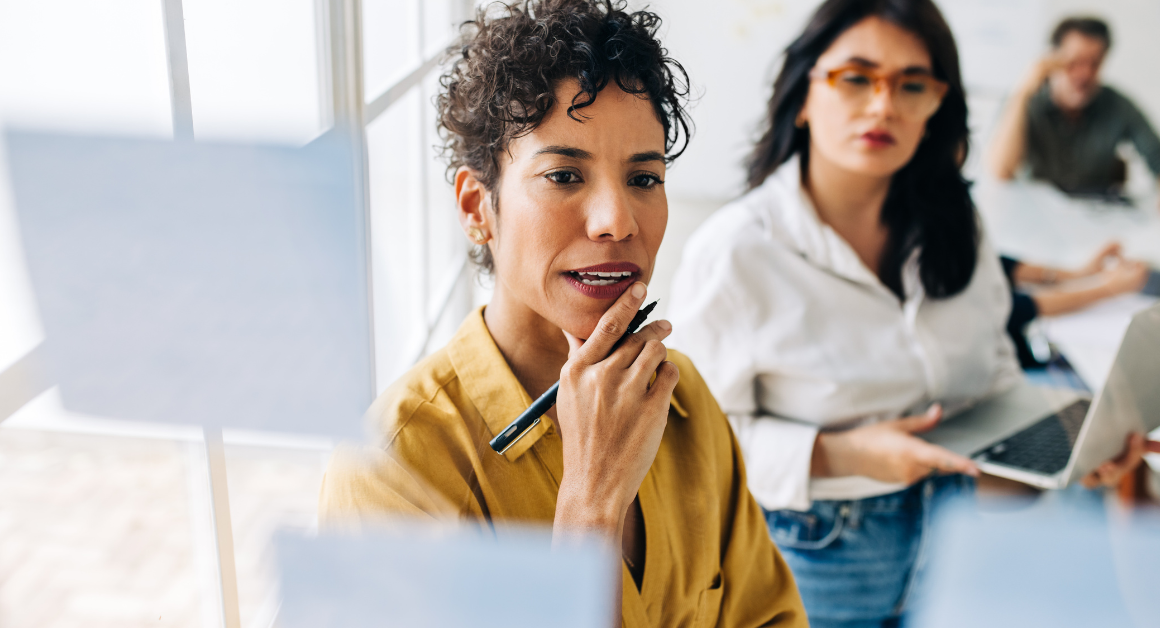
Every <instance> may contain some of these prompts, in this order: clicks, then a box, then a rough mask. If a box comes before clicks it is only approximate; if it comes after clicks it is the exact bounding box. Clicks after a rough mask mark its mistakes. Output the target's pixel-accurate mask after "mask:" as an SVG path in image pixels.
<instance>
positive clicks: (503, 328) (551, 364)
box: [483, 277, 568, 418]
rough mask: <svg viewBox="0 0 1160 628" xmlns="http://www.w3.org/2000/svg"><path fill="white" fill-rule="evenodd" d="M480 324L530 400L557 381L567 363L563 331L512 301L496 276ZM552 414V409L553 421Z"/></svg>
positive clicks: (522, 305) (566, 347)
mask: <svg viewBox="0 0 1160 628" xmlns="http://www.w3.org/2000/svg"><path fill="white" fill-rule="evenodd" d="M483 321H484V323H486V324H487V329H488V331H489V332H491V337H492V339H494V340H495V344H496V346H497V347H499V351H500V353H502V354H503V357H504V359H505V360H506V361H507V363H508V366H509V367H511V369H512V373H514V374H515V376H516V379H517V380H519V382H520V384H521V385H522V386H523V387H524V390H526V391H527V392H528V395H530V396H531V397H532V399H535V398H536V397H539V396H540V395H542V394H543V393H544V391H546V390H548V388H550V387H551V386H552V384H554V383H556V381H558V380H559V379H560V369H561V368H563V367H564V363H565V362H567V361H568V340H567V339H566V338H564V332H563V331H561V330H560V328H559V327H557V326H555V325H553V324H552V323H551V322H549V321H548V320H547V319H546V318H544V317H542V316H540V315H539V314H538V313H536V312H535V311H534V310H532V309H531V308H529V307H528V306H527V305H526V304H524V303H521V302H519V301H518V300H516V299H514V298H513V297H512V295H511V293H510V292H509V291H508V290H505V289H504V286H503V282H502V281H501V280H500V279H499V278H498V277H497V278H496V287H495V292H494V293H493V294H492V299H491V303H490V304H488V306H487V309H485V310H484V311H483ZM554 412H555V409H554V408H553V412H552V413H551V416H552V417H553V418H554V417H555V413H554Z"/></svg>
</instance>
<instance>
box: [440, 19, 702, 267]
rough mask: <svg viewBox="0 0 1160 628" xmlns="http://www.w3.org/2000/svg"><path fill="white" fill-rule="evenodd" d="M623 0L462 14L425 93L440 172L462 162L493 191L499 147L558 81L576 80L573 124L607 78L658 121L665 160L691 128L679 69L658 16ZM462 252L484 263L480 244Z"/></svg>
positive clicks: (539, 116) (520, 131) (546, 102)
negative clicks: (439, 146)
mask: <svg viewBox="0 0 1160 628" xmlns="http://www.w3.org/2000/svg"><path fill="white" fill-rule="evenodd" d="M625 7H626V3H625V2H624V1H623V0H616V1H613V0H524V1H523V2H517V3H512V4H501V3H493V4H491V5H490V6H484V7H481V8H480V9H479V11H478V13H477V14H476V17H475V19H474V20H472V21H469V22H465V23H464V24H463V26H462V29H461V35H460V38H459V40H458V41H457V42H456V43H455V44H454V45H453V46H451V48H449V49H448V59H449V61H450V62H451V63H450V67H449V68H448V69H447V71H446V72H445V73H444V74H443V75H442V76H441V77H440V81H439V83H440V85H441V87H442V89H441V90H440V93H439V95H438V96H437V97H436V101H435V104H436V107H437V108H438V110H439V132H440V135H441V137H442V139H443V153H444V156H445V157H446V159H447V172H448V177H449V178H453V177H454V173H455V171H456V170H458V169H459V168H460V167H463V166H466V167H468V168H470V169H471V170H473V171H475V175H476V177H477V178H478V179H479V181H480V183H482V184H483V186H484V187H485V188H486V189H487V190H488V191H489V192H491V193H492V194H493V198H495V197H494V195H495V192H496V190H497V186H496V183H497V182H498V181H499V177H500V174H501V172H500V162H499V155H500V153H502V152H504V151H506V150H507V148H508V146H509V144H510V142H511V141H512V140H513V139H515V138H518V137H521V136H523V135H526V134H528V133H530V132H532V131H533V130H535V128H536V127H537V126H539V124H540V123H541V122H543V120H544V118H545V117H546V116H547V114H548V112H549V110H551V108H552V106H553V105H554V104H555V91H554V90H555V88H556V86H557V85H558V84H559V82H560V81H562V80H565V79H576V80H577V81H578V82H579V84H580V91H579V92H578V93H577V94H576V96H575V97H573V99H572V102H571V103H569V104H568V116H569V117H571V118H572V119H574V120H577V121H580V122H583V121H584V119H585V116H584V113H583V109H584V107H587V106H589V105H591V104H592V103H593V102H595V101H596V97H597V94H598V93H599V92H600V90H602V89H604V88H605V87H607V86H608V84H609V83H610V82H611V81H615V82H616V85H617V86H618V87H619V88H620V89H621V90H623V91H624V92H625V93H628V94H635V95H638V96H640V97H644V98H647V99H648V100H649V102H651V103H652V104H653V107H654V109H655V110H656V114H657V118H658V119H659V120H660V122H661V125H662V126H663V127H664V131H665V154H666V161H668V162H671V161H672V160H673V159H676V158H677V157H678V156H680V154H681V153H682V152H684V150H685V147H686V146H688V143H689V134H690V131H691V128H692V122H691V120H690V119H689V116H688V113H687V112H686V111H685V102H686V100H687V98H688V94H689V78H688V75H687V74H686V73H685V69H684V68H683V67H682V66H681V64H680V63H678V62H677V61H675V60H673V59H672V58H670V57H669V56H668V51H667V50H665V48H664V47H663V46H661V42H660V41H659V40H658V39H657V37H656V32H657V29H659V28H660V25H661V19H660V17H659V16H657V15H656V14H655V13H650V12H648V11H636V12H633V13H628V12H626V10H625ZM495 206H496V207H498V203H497V204H495ZM472 260H473V261H475V262H476V264H477V265H478V266H479V267H480V268H481V270H483V272H485V273H489V272H491V271H492V269H493V265H494V263H493V260H492V258H491V251H490V250H489V249H488V248H487V246H486V245H484V246H479V247H476V248H475V249H474V250H473V251H472Z"/></svg>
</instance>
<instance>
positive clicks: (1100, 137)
mask: <svg viewBox="0 0 1160 628" xmlns="http://www.w3.org/2000/svg"><path fill="white" fill-rule="evenodd" d="M1121 142H1132V144H1134V145H1135V146H1136V150H1137V151H1138V152H1139V153H1140V156H1142V157H1143V158H1144V161H1146V162H1147V163H1148V167H1149V168H1151V169H1152V172H1153V174H1156V175H1160V138H1157V137H1156V132H1155V131H1154V130H1153V129H1152V127H1151V126H1150V125H1149V124H1148V120H1147V119H1146V118H1145V117H1144V114H1143V113H1141V112H1140V110H1139V109H1137V108H1136V105H1134V104H1132V101H1130V100H1128V99H1127V98H1126V97H1124V96H1123V95H1122V94H1120V93H1119V92H1117V91H1116V90H1114V89H1112V88H1111V87H1108V86H1106V85H1105V86H1103V87H1101V88H1100V91H1099V93H1098V94H1096V96H1095V98H1093V99H1092V101H1091V102H1090V103H1088V105H1087V106H1086V107H1084V108H1083V110H1081V111H1080V113H1079V116H1078V117H1075V118H1070V117H1068V116H1067V115H1065V114H1064V112H1063V111H1062V110H1060V108H1059V107H1058V106H1056V104H1055V103H1054V102H1053V101H1052V100H1051V94H1050V90H1049V88H1048V86H1047V84H1046V83H1045V84H1044V86H1043V87H1042V88H1040V90H1039V91H1038V92H1036V94H1035V96H1033V97H1032V98H1031V101H1030V102H1029V103H1028V105H1027V150H1026V152H1025V155H1026V160H1027V165H1028V166H1029V167H1030V170H1031V177H1032V178H1034V179H1042V180H1046V181H1050V182H1051V183H1054V184H1055V185H1056V186H1058V187H1059V188H1060V189H1061V190H1063V191H1065V192H1070V193H1095V194H1103V193H1107V192H1110V191H1114V190H1115V187H1116V186H1117V185H1118V184H1122V183H1123V176H1124V171H1123V163H1122V162H1121V161H1120V160H1119V158H1118V156H1117V155H1116V146H1117V145H1118V144H1120V143H1121Z"/></svg>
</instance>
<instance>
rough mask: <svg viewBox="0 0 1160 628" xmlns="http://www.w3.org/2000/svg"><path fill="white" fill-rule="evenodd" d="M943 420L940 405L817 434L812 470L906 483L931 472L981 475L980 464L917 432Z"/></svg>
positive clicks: (830, 474) (829, 474) (818, 474)
mask: <svg viewBox="0 0 1160 628" xmlns="http://www.w3.org/2000/svg"><path fill="white" fill-rule="evenodd" d="M941 418H942V407H940V406H939V405H938V404H935V405H933V406H931V407H930V409H929V410H927V412H926V414H922V415H918V416H910V417H904V418H901V419H895V420H893V421H883V422H881V423H875V424H874V425H867V426H864V427H857V428H854V429H852V430H847V431H844V432H831V433H822V434H818V438H817V440H816V441H815V443H814V454H813V460H812V461H811V473H812V475H814V476H816V477H843V476H848V475H862V476H866V477H869V478H873V479H875V480H879V481H881V482H891V483H899V482H900V483H903V484H907V485H910V484H914V483H915V482H917V481H919V480H921V479H923V478H925V477H927V476H929V475H931V474H932V473H966V474H967V475H971V476H978V475H979V467H978V466H976V465H975V463H974V462H972V461H971V460H970V459H969V458H967V457H965V456H960V455H959V454H956V453H955V452H953V451H951V450H949V449H946V448H945V447H939V446H938V445H932V444H930V443H928V442H926V441H924V440H922V439H921V438H918V437H916V436H914V434H915V433H918V432H925V431H927V430H930V429H932V428H934V426H935V425H937V424H938V422H939V419H941Z"/></svg>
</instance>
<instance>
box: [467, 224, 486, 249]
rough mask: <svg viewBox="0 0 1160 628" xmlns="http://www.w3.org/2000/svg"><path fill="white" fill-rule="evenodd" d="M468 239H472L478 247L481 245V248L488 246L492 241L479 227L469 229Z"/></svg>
mask: <svg viewBox="0 0 1160 628" xmlns="http://www.w3.org/2000/svg"><path fill="white" fill-rule="evenodd" d="M467 237H469V238H471V241H472V242H474V243H476V244H478V245H481V246H482V245H484V244H486V243H487V241H488V240H489V239H490V238H488V237H487V235H486V234H484V233H483V230H482V229H480V228H479V227H469V228H468V229H467Z"/></svg>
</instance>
